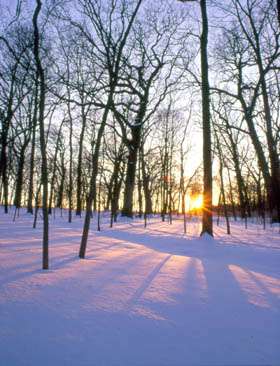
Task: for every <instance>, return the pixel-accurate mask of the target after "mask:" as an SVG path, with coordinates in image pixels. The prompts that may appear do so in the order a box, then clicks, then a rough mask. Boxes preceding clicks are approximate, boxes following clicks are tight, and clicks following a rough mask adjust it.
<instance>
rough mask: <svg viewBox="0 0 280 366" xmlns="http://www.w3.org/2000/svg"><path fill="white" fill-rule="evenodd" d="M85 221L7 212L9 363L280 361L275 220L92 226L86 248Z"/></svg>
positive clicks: (4, 319)
mask: <svg viewBox="0 0 280 366" xmlns="http://www.w3.org/2000/svg"><path fill="white" fill-rule="evenodd" d="M82 223H83V220H82V219H78V218H76V217H75V218H74V222H73V223H72V224H68V223H67V219H66V215H65V218H60V217H57V218H56V219H55V220H54V219H51V235H50V270H49V271H42V270H41V269H40V268H41V228H40V225H39V227H38V229H36V230H33V229H32V228H31V226H32V218H31V217H29V216H27V215H24V214H22V216H20V217H19V218H18V219H17V220H16V222H12V216H10V215H7V216H5V215H4V214H2V213H1V216H0V286H1V291H0V365H1V366H2V365H3V366H25V365H26V366H27V365H28V366H37V365H40V366H62V365H67V366H72V365H73V366H92V365H96V366H102V365H104V366H105V365H106V366H111V365H112V366H113V365H122V366H123V365H129V366H134V365H135V366H138V365H148V366H164V365H168V366H169V365H170V366H177V365H178V366H179V365H280V234H279V232H278V228H277V227H274V228H271V227H268V228H267V230H265V231H264V230H263V229H262V228H261V226H260V225H257V224H249V228H248V229H247V230H245V229H244V228H243V226H242V224H241V223H235V224H232V233H233V234H232V235H230V236H228V235H226V234H225V228H224V225H223V224H222V225H221V226H220V227H215V240H212V239H210V238H207V237H204V238H199V232H200V225H199V223H197V222H196V221H194V222H192V223H188V233H187V235H186V236H184V235H183V234H182V232H183V224H182V221H181V220H175V221H174V223H173V225H169V224H168V223H162V222H160V220H159V219H158V218H155V219H152V220H151V221H150V222H149V224H148V227H147V228H146V229H144V227H143V222H141V221H137V220H136V221H134V222H133V223H130V222H121V223H118V224H117V225H116V226H115V227H114V228H112V229H109V228H108V225H107V224H104V223H103V225H102V226H103V228H102V231H101V232H99V233H97V232H96V231H95V227H96V224H95V222H93V224H92V231H91V235H90V237H89V243H88V250H87V256H86V259H85V260H79V259H78V257H77V253H78V248H79V244H80V236H81V229H82Z"/></svg>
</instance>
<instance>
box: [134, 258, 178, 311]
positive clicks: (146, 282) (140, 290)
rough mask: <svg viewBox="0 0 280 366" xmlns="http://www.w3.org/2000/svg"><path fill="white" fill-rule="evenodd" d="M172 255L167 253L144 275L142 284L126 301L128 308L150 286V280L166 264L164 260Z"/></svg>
mask: <svg viewBox="0 0 280 366" xmlns="http://www.w3.org/2000/svg"><path fill="white" fill-rule="evenodd" d="M171 257H172V255H171V254H169V255H167V256H166V257H165V258H164V259H163V260H161V261H160V262H159V263H158V264H157V265H156V266H155V267H154V268H153V270H152V271H151V272H150V273H149V274H148V275H147V276H146V277H145V279H144V281H143V282H142V284H141V285H140V286H139V287H138V289H137V290H136V292H135V293H134V295H133V296H132V297H131V298H130V300H129V302H128V304H127V305H128V308H131V307H132V306H133V305H135V302H137V300H138V299H139V298H140V297H141V296H142V294H143V293H144V292H145V290H146V289H147V288H148V287H149V286H150V284H151V282H152V281H153V280H154V278H155V277H156V276H157V274H158V273H159V271H160V270H161V268H162V267H163V266H164V265H165V264H166V262H167V261H168V260H169V259H170V258H171Z"/></svg>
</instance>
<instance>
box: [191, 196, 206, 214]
mask: <svg viewBox="0 0 280 366" xmlns="http://www.w3.org/2000/svg"><path fill="white" fill-rule="evenodd" d="M202 207H203V196H202V194H199V195H195V196H191V197H190V209H191V210H196V209H199V208H202Z"/></svg>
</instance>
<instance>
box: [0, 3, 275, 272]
mask: <svg viewBox="0 0 280 366" xmlns="http://www.w3.org/2000/svg"><path fill="white" fill-rule="evenodd" d="M199 4H200V6H199ZM278 6H279V5H278ZM277 9H278V8H277V1H276V0H227V1H219V0H213V1H212V0H208V1H206V0H200V1H175V0H174V1H171V0H170V1H165V0H158V1H149V0H133V1H127V0H106V1H103V0H73V1H72V0H69V1H63V0H62V1H56V0H52V1H51V0H49V1H43V0H36V1H33V2H32V1H24V0H22V1H18V4H17V8H16V9H14V12H13V13H11V12H8V11H7V9H6V8H5V5H3V6H2V9H1V10H2V12H3V14H5V17H3V19H4V18H5V21H3V23H2V25H1V30H0V128H1V129H0V143H1V145H0V176H1V178H0V203H1V205H3V210H4V212H5V213H8V212H9V210H15V212H14V220H16V219H17V215H20V212H23V211H27V212H28V213H30V214H32V215H33V216H34V227H36V222H37V218H38V215H42V217H43V222H44V230H43V268H44V269H47V268H48V240H49V239H48V225H49V223H48V220H49V216H50V215H58V214H59V212H62V209H63V208H65V209H66V208H67V209H68V221H69V223H70V222H71V221H72V220H73V215H77V216H78V217H82V218H83V220H84V225H83V233H82V235H81V245H80V251H79V256H80V257H81V258H84V257H85V254H86V244H87V238H88V234H89V228H90V221H91V218H92V215H93V214H95V213H98V212H99V213H100V212H101V211H108V212H109V213H110V217H111V226H113V224H114V222H115V221H116V220H117V219H118V215H122V216H127V217H130V218H131V217H133V216H135V215H137V216H140V217H143V220H144V221H145V225H146V224H147V219H148V218H149V215H152V214H160V215H161V217H162V220H169V221H170V222H172V219H173V218H174V217H176V215H183V218H184V220H183V221H184V228H182V230H185V232H186V225H187V214H190V213H192V212H191V209H190V207H187V204H186V201H187V198H188V199H189V200H191V199H192V198H194V197H197V196H199V195H201V194H203V197H204V205H203V207H202V216H203V228H202V231H203V232H207V233H208V234H210V235H212V234H213V232H212V215H213V214H215V215H216V216H220V215H223V216H225V217H226V219H227V224H228V232H230V222H229V219H230V220H237V219H242V220H244V222H245V224H246V225H247V219H248V218H250V217H257V218H258V219H259V220H260V221H262V222H263V225H264V226H265V225H266V223H267V222H268V220H269V221H271V222H272V221H276V222H280V160H279V151H280V103H279V96H280V80H279V79H280V72H279V71H280V25H279V21H278V13H277ZM212 186H213V187H212ZM212 191H213V197H214V196H216V202H215V199H214V201H213V199H212ZM1 209H2V208H1ZM58 209H60V210H58ZM101 225H102V223H101ZM99 229H100V223H99Z"/></svg>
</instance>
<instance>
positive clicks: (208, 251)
mask: <svg viewBox="0 0 280 366" xmlns="http://www.w3.org/2000/svg"><path fill="white" fill-rule="evenodd" d="M147 234H148V233H137V232H131V231H124V230H122V231H120V230H119V231H114V230H107V231H104V232H102V233H101V235H102V236H104V237H108V238H113V239H119V240H122V241H127V242H130V243H133V244H136V245H142V246H145V247H146V248H150V249H152V250H155V251H158V252H162V253H167V254H168V253H169V254H172V255H179V256H186V257H193V258H198V259H200V260H204V259H206V260H214V261H220V262H222V263H224V265H228V264H235V265H239V266H242V267H246V268H247V269H252V270H256V271H261V272H262V273H265V274H268V275H273V276H275V272H276V273H277V271H276V269H277V268H278V267H279V261H280V255H279V254H280V253H279V251H275V252H274V253H271V252H270V251H269V250H259V249H258V248H252V247H249V248H248V247H245V246H244V245H241V246H238V245H236V244H234V245H230V244H228V243H227V244H223V241H222V240H220V239H219V240H211V239H210V240H209V241H208V240H204V239H202V238H193V237H191V238H188V237H185V240H184V239H183V238H176V237H174V236H173V235H165V236H160V235H158V236H157V235H147ZM265 263H269V264H270V265H269V266H268V265H265Z"/></svg>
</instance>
